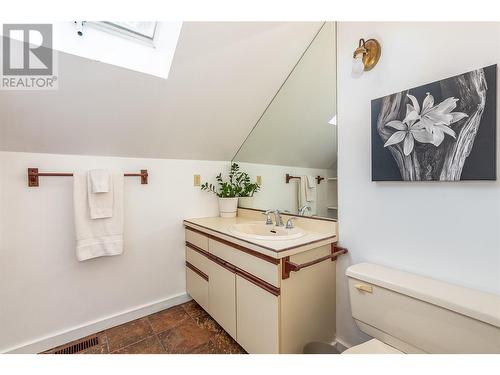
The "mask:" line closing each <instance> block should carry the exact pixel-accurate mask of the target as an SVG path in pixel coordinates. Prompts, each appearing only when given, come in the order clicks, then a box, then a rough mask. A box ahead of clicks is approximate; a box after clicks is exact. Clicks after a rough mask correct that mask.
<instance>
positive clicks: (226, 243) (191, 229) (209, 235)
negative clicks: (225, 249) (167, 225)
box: [186, 227, 280, 264]
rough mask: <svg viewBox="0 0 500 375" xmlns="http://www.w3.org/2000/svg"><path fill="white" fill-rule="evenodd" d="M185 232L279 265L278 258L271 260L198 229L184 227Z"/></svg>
mask: <svg viewBox="0 0 500 375" xmlns="http://www.w3.org/2000/svg"><path fill="white" fill-rule="evenodd" d="M186 230H190V231H192V232H195V233H199V234H202V235H204V236H206V237H208V238H209V239H212V240H214V241H217V242H220V243H223V244H224V245H227V246H231V247H232V248H234V249H236V250H240V251H243V252H244V253H247V254H249V255H252V256H255V257H257V258H259V259H262V260H265V261H266V262H269V263H272V264H279V263H280V260H279V259H278V258H273V257H271V256H269V255H265V254H262V253H259V252H258V251H255V250H252V249H249V248H247V247H245V246H241V245H238V244H235V243H233V242H231V241H227V240H224V239H222V238H219V237H216V236H214V235H212V234H209V233H205V232H202V231H201V230H198V229H195V228H191V227H186Z"/></svg>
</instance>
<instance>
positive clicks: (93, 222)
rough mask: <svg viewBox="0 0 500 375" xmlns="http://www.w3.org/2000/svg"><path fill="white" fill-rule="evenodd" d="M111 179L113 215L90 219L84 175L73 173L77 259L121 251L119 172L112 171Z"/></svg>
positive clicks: (121, 219)
mask: <svg viewBox="0 0 500 375" xmlns="http://www.w3.org/2000/svg"><path fill="white" fill-rule="evenodd" d="M112 182H113V183H112V186H111V189H112V192H113V217H110V218H102V219H91V217H90V207H89V204H88V194H89V187H88V179H87V174H86V173H75V174H74V177H73V205H74V214H75V232H76V256H77V259H78V260H79V261H83V260H87V259H91V258H96V257H100V256H110V255H119V254H121V253H123V173H119V174H118V173H117V174H113V175H112ZM94 195H95V194H94Z"/></svg>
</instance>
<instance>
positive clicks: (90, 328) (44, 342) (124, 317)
mask: <svg viewBox="0 0 500 375" xmlns="http://www.w3.org/2000/svg"><path fill="white" fill-rule="evenodd" d="M189 300H191V297H190V296H189V295H188V294H186V293H181V294H177V295H175V296H172V297H169V298H166V299H163V300H159V301H155V302H151V303H148V304H145V305H142V306H137V307H134V308H132V309H129V310H126V311H122V312H120V313H118V314H114V315H110V316H107V317H105V318H102V319H99V320H94V321H91V322H87V323H84V324H82V325H80V326H77V327H74V328H70V329H67V330H65V331H61V332H55V333H53V334H51V335H48V336H45V337H42V338H38V339H36V340H33V341H31V342H27V343H24V344H21V345H18V346H16V347H13V348H10V349H7V350H4V351H3V353H10V354H14V353H19V354H21V353H23V354H34V353H40V352H43V351H45V350H48V349H51V348H54V347H56V346H59V345H63V344H65V343H67V342H71V341H73V340H77V339H79V338H82V337H85V336H88V335H92V334H94V333H97V332H100V331H102V330H104V329H107V328H111V327H114V326H117V325H120V324H123V323H127V322H130V321H131V320H134V319H138V318H142V317H143V316H146V315H149V314H153V313H155V312H158V311H161V310H164V309H168V308H169V307H172V306H175V305H179V304H181V303H184V302H187V301H189Z"/></svg>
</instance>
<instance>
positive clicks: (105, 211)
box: [87, 170, 114, 219]
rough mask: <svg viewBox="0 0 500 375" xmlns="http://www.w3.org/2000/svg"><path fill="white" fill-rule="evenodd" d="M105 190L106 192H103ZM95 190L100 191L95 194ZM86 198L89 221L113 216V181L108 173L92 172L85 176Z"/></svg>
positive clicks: (101, 171)
mask: <svg viewBox="0 0 500 375" xmlns="http://www.w3.org/2000/svg"><path fill="white" fill-rule="evenodd" d="M104 188H107V190H108V192H107V193H106V192H103V191H102V190H104ZM96 190H99V191H102V192H97V193H96ZM87 191H88V194H87V197H88V201H89V208H90V218H91V219H103V218H107V217H112V216H113V196H114V194H113V181H112V180H111V175H110V174H109V172H108V171H103V170H93V171H89V172H88V174H87Z"/></svg>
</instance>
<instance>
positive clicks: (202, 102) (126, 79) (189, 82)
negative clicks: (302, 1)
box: [0, 22, 321, 160]
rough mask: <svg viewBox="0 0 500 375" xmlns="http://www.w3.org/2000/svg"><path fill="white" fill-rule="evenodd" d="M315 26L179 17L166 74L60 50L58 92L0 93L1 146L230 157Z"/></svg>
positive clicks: (71, 151)
mask: <svg viewBox="0 0 500 375" xmlns="http://www.w3.org/2000/svg"><path fill="white" fill-rule="evenodd" d="M320 26H321V23H320V22H313V23H307V22H306V23H295V22H290V23H267V22H252V23H241V22H238V23H221V22H212V23H210V22H208V23H207V22H194V23H191V22H188V23H185V24H184V25H183V27H182V30H181V35H180V39H179V42H178V46H177V50H176V54H175V57H174V61H173V65H172V69H171V73H170V76H169V78H168V80H163V79H160V78H156V77H152V76H148V75H145V74H141V73H137V72H133V71H130V70H127V69H123V68H118V67H115V66H111V65H107V64H104V63H99V62H95V61H91V60H87V59H84V58H80V57H76V56H73V55H68V54H64V53H58V59H59V74H58V75H59V89H58V90H57V91H26V92H24V91H0V119H1V121H0V150H9V151H25V152H44V153H64V154H86V155H114V156H128V157H153V158H176V159H205V160H230V159H231V158H232V157H233V155H234V154H235V152H236V150H237V149H238V147H239V146H240V145H241V143H242V142H243V140H244V139H245V137H246V136H247V135H248V133H249V132H250V130H251V129H252V127H253V125H254V124H255V122H256V121H257V119H258V118H259V116H260V115H261V113H262V111H263V110H264V108H265V107H266V105H267V104H268V103H269V101H270V100H271V98H272V97H273V95H274V94H275V93H276V91H277V90H278V88H279V87H280V85H281V84H282V82H283V81H284V79H285V77H286V76H287V74H288V73H289V72H290V70H291V69H292V67H293V66H294V64H295V63H296V61H297V60H298V58H299V56H300V55H301V54H302V53H303V51H304V50H305V48H306V46H307V45H308V44H309V42H310V41H311V40H312V38H313V36H314V35H315V33H316V32H317V30H318V29H319V27H320Z"/></svg>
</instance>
